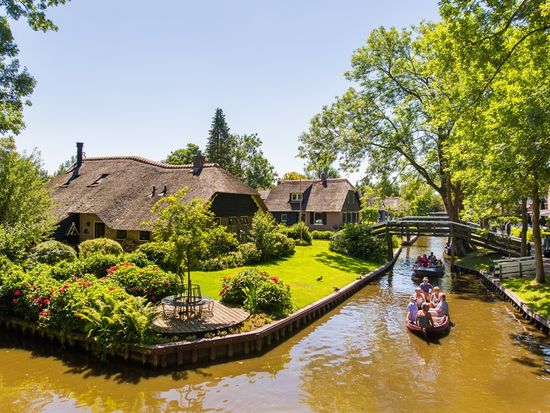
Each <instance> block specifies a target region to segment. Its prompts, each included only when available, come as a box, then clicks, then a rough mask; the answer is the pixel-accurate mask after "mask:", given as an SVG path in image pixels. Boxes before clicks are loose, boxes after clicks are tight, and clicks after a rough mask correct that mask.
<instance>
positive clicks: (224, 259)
mask: <svg viewBox="0 0 550 413" xmlns="http://www.w3.org/2000/svg"><path fill="white" fill-rule="evenodd" d="M243 265H244V259H243V254H242V253H240V252H239V251H234V252H230V253H228V254H226V255H221V256H218V257H214V258H210V259H207V260H203V261H201V262H200V263H199V265H198V269H199V270H202V271H219V270H225V269H227V268H235V267H242V266H243Z"/></svg>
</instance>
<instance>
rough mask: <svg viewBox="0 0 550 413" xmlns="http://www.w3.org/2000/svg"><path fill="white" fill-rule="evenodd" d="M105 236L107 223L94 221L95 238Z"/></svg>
mask: <svg viewBox="0 0 550 413" xmlns="http://www.w3.org/2000/svg"><path fill="white" fill-rule="evenodd" d="M104 236H105V224H104V223H103V222H96V223H94V238H103V237H104Z"/></svg>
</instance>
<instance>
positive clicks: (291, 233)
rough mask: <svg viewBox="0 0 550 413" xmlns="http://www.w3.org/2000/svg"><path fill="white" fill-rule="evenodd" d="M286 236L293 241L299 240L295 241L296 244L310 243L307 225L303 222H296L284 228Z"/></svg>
mask: <svg viewBox="0 0 550 413" xmlns="http://www.w3.org/2000/svg"><path fill="white" fill-rule="evenodd" d="M286 236H287V237H288V238H292V239H293V240H295V241H298V240H301V242H296V244H297V245H311V233H310V232H309V228H308V227H307V225H306V224H305V223H303V222H297V223H296V224H294V225H292V226H290V227H288V228H287V230H286Z"/></svg>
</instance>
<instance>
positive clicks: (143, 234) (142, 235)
mask: <svg viewBox="0 0 550 413" xmlns="http://www.w3.org/2000/svg"><path fill="white" fill-rule="evenodd" d="M139 240H140V241H151V231H139Z"/></svg>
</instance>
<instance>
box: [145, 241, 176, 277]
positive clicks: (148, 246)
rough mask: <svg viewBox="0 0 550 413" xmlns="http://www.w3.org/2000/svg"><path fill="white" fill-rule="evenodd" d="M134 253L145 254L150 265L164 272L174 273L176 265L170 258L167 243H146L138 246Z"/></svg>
mask: <svg viewBox="0 0 550 413" xmlns="http://www.w3.org/2000/svg"><path fill="white" fill-rule="evenodd" d="M136 252H142V253H143V254H145V255H146V256H147V259H148V260H149V261H150V262H151V263H152V264H155V265H158V266H159V267H160V268H161V269H163V270H164V271H172V272H176V265H175V264H174V263H173V262H172V260H171V258H170V247H169V245H168V243H167V242H162V241H154V242H147V243H145V244H142V245H140V246H139V247H138V249H137V250H136Z"/></svg>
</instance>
